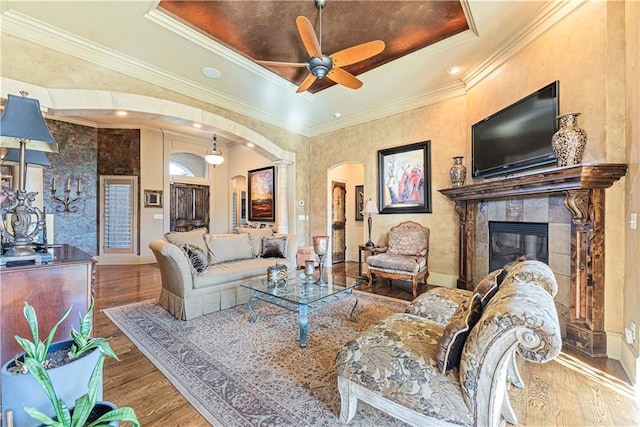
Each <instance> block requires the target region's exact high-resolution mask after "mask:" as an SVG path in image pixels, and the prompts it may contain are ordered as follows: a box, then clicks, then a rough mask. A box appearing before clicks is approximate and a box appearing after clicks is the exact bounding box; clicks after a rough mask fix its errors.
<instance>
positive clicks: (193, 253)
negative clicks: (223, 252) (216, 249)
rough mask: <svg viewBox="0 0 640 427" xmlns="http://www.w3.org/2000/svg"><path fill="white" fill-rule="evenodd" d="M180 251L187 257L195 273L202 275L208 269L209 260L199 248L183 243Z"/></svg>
mask: <svg viewBox="0 0 640 427" xmlns="http://www.w3.org/2000/svg"><path fill="white" fill-rule="evenodd" d="M180 249H182V250H183V251H184V253H185V254H186V255H187V258H189V262H190V263H191V267H193V269H194V270H195V272H196V273H204V272H205V271H207V270H208V269H209V258H208V256H207V254H206V253H205V252H204V251H203V250H202V249H201V248H199V247H198V246H195V245H192V244H190V243H185V244H183V245H181V246H180Z"/></svg>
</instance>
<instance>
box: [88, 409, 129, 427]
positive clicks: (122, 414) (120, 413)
mask: <svg viewBox="0 0 640 427" xmlns="http://www.w3.org/2000/svg"><path fill="white" fill-rule="evenodd" d="M110 421H129V422H130V423H131V425H132V426H133V427H140V422H139V421H138V417H136V413H135V412H134V410H133V408H130V407H128V406H126V407H123V408H116V409H114V410H112V411H109V412H107V413H106V414H104V415H103V416H101V417H100V418H98V419H97V420H95V421H94V422H92V423H91V424H89V426H88V427H94V426H98V425H101V424H106V423H108V422H110Z"/></svg>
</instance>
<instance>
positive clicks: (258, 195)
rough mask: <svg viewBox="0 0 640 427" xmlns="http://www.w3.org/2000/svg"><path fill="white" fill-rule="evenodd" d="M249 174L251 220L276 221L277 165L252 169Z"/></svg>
mask: <svg viewBox="0 0 640 427" xmlns="http://www.w3.org/2000/svg"><path fill="white" fill-rule="evenodd" d="M248 174H249V192H248V193H249V194H248V195H249V221H275V220H276V194H275V181H276V180H275V167H273V166H268V167H266V168H261V169H254V170H250V171H249V172H248Z"/></svg>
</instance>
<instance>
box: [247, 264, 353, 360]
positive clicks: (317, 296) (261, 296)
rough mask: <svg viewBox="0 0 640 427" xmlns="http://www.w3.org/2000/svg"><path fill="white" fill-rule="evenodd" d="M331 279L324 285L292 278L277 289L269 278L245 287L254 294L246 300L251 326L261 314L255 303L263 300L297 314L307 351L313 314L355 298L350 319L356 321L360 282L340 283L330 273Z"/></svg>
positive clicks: (303, 346) (301, 344) (301, 340)
mask: <svg viewBox="0 0 640 427" xmlns="http://www.w3.org/2000/svg"><path fill="white" fill-rule="evenodd" d="M328 276H329V277H328V280H327V281H328V283H327V284H326V285H322V286H320V285H316V284H315V283H313V282H307V281H305V280H304V279H300V278H290V279H288V280H287V283H286V285H282V286H278V287H275V286H274V285H273V283H269V282H267V280H266V279H264V280H262V281H261V282H260V283H250V284H245V285H242V286H243V287H245V288H248V289H251V290H252V291H253V295H252V296H251V298H249V301H247V306H248V307H249V311H251V316H252V317H251V323H255V322H256V320H258V313H256V311H255V309H254V308H253V305H252V301H255V300H260V301H264V302H267V303H269V304H273V305H277V306H278V307H281V308H284V309H285V310H289V311H293V312H297V313H298V322H299V324H300V347H302V348H305V347H306V346H307V328H308V324H309V314H310V313H313V312H315V311H318V310H322V309H323V308H325V307H328V306H330V305H332V304H335V303H337V302H338V301H342V300H344V299H347V298H353V299H355V303H354V304H353V308H352V309H351V313H350V314H349V316H350V317H351V320H352V321H354V322H355V321H356V316H355V311H356V308H357V307H358V295H357V293H355V292H354V291H353V288H355V287H356V286H357V285H358V282H353V283H352V284H347V283H337V282H336V281H334V280H333V277H332V276H331V275H330V274H329V275H328ZM330 314H334V313H330ZM345 314H346V313H345Z"/></svg>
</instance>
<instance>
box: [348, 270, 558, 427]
mask: <svg viewBox="0 0 640 427" xmlns="http://www.w3.org/2000/svg"><path fill="white" fill-rule="evenodd" d="M492 289H494V290H495V294H494V295H492V296H489V298H487V299H486V300H483V297H484V295H483V296H481V294H480V293H479V292H478V293H474V294H473V295H472V296H471V299H472V300H473V301H474V302H475V303H470V302H469V300H468V299H467V298H466V297H467V296H468V295H465V293H458V292H452V293H449V296H451V297H454V298H451V299H450V301H451V305H449V306H446V307H442V310H441V311H440V312H437V313H434V312H431V311H429V310H427V309H426V307H427V306H426V305H425V304H424V303H425V302H428V301H430V302H435V301H436V300H440V302H446V300H449V298H445V295H444V293H440V294H435V295H432V296H421V297H422V298H421V297H418V299H416V300H415V301H414V304H412V305H411V306H410V307H409V308H408V309H407V312H406V313H397V314H394V315H392V316H390V317H388V318H387V319H384V320H383V321H381V322H378V323H377V324H375V325H373V326H372V327H370V328H369V329H368V330H366V331H365V332H364V333H363V334H362V335H360V336H359V337H358V338H356V339H355V340H353V341H351V342H349V343H347V344H346V345H345V347H344V348H343V349H342V350H341V351H340V353H339V354H338V356H337V358H336V370H337V374H338V390H339V392H340V396H341V403H342V407H341V413H340V417H341V419H342V421H344V422H349V421H350V420H351V419H352V418H353V417H354V416H355V414H356V410H357V403H358V401H359V400H362V401H364V402H366V403H368V404H370V405H372V406H374V407H376V408H378V409H381V410H383V411H384V412H386V413H388V414H390V415H392V416H394V417H396V418H398V419H400V420H402V421H404V422H406V423H408V424H410V425H434V426H436V425H478V426H485V425H486V426H496V425H503V424H504V422H505V421H508V422H510V423H512V424H517V419H516V416H515V413H514V411H513V410H512V408H511V405H510V403H509V400H508V396H507V389H508V386H509V383H510V381H509V380H510V378H509V377H510V375H513V371H512V368H513V360H514V356H515V353H516V352H517V353H518V354H519V355H520V356H521V357H522V358H524V359H526V360H529V361H533V362H538V363H543V362H547V361H549V360H552V359H553V358H555V357H556V356H557V355H558V354H559V352H560V349H561V346H562V342H561V337H560V326H559V323H558V316H557V312H556V309H555V304H554V301H553V297H552V294H554V293H555V291H556V289H557V284H556V282H555V277H554V276H553V273H552V272H551V270H550V269H549V267H548V266H546V265H545V264H543V263H540V262H538V261H525V262H522V263H519V264H517V265H516V266H514V267H513V268H512V270H511V271H510V272H509V274H508V275H507V276H506V277H505V279H504V280H503V281H502V283H501V284H500V286H499V288H496V287H493V288H492ZM423 295H424V294H423ZM485 295H488V294H485ZM458 304H463V305H464V304H466V305H471V306H472V307H475V308H474V310H471V309H469V310H467V311H466V312H465V310H464V309H463V310H462V311H461V312H462V313H463V316H462V317H460V316H457V315H456V313H454V314H453V315H452V314H451V310H452V309H453V307H452V306H453V305H458ZM485 304H486V305H485ZM445 305H446V304H445ZM463 307H464V306H463ZM436 311H437V310H436ZM470 312H475V313H476V314H477V319H478V321H477V323H476V324H475V326H473V324H472V325H471V327H470V332H469V331H468V329H467V331H466V332H467V333H468V337H466V338H465V337H463V340H462V341H461V347H460V348H459V350H460V351H459V353H458V355H457V357H458V359H457V360H458V362H457V363H458V365H453V366H451V365H449V366H447V367H446V368H443V366H442V363H441V362H442V355H443V353H442V352H441V346H440V344H441V343H442V341H443V338H444V337H446V336H447V333H448V332H450V331H451V330H450V329H449V326H450V325H451V324H454V325H455V324H456V323H457V322H459V321H460V320H461V319H464V320H465V321H467V320H468V319H469V318H470V317H472V316H473V314H471V315H469V313H470ZM464 313H466V314H464ZM447 317H449V318H451V320H450V321H449V323H446V324H445V323H444V322H443V320H444V319H445V318H447ZM450 355H451V353H449V352H446V353H444V356H445V357H448V356H450Z"/></svg>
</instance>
